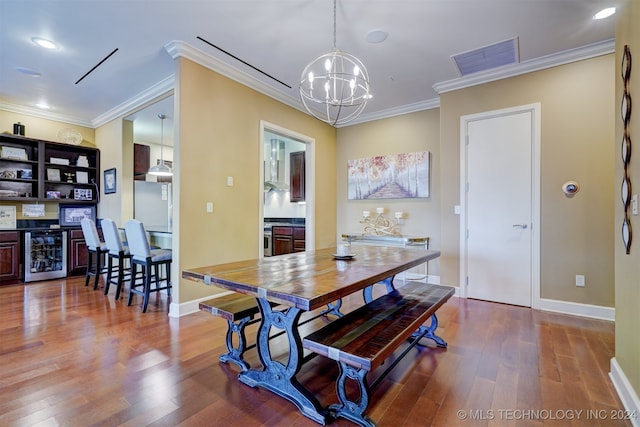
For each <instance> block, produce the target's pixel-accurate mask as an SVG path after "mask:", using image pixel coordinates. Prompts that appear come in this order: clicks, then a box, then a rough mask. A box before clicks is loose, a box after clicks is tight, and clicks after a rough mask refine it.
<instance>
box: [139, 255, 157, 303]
mask: <svg viewBox="0 0 640 427" xmlns="http://www.w3.org/2000/svg"><path fill="white" fill-rule="evenodd" d="M156 287H158V278H157V276H156ZM150 293H151V266H150V265H149V264H147V265H146V266H145V275H144V298H143V300H142V312H143V313H146V312H147V306H148V305H149V295H150Z"/></svg>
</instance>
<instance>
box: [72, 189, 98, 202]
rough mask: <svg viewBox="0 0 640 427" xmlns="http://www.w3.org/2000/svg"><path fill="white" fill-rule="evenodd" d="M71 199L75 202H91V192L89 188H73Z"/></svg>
mask: <svg viewBox="0 0 640 427" xmlns="http://www.w3.org/2000/svg"><path fill="white" fill-rule="evenodd" d="M73 198H74V199H75V200H93V191H91V189H90V188H74V189H73Z"/></svg>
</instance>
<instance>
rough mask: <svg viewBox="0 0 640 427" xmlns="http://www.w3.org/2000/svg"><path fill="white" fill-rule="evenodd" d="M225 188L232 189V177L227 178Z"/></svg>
mask: <svg viewBox="0 0 640 427" xmlns="http://www.w3.org/2000/svg"><path fill="white" fill-rule="evenodd" d="M227 187H233V177H232V176H228V177H227Z"/></svg>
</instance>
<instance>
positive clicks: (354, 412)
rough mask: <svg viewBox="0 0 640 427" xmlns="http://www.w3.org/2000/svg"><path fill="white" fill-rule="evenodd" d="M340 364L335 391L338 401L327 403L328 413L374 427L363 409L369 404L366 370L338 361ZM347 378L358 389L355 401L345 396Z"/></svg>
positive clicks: (364, 426) (367, 426) (374, 424)
mask: <svg viewBox="0 0 640 427" xmlns="http://www.w3.org/2000/svg"><path fill="white" fill-rule="evenodd" d="M338 365H339V366H340V376H339V377H338V381H337V382H336V393H337V395H338V400H339V401H340V403H336V404H333V405H329V413H330V414H331V417H333V418H338V417H342V418H346V419H348V420H349V421H351V422H354V423H356V424H358V425H360V426H363V427H374V426H376V425H377V424H376V423H375V422H374V421H373V420H372V419H371V418H369V417H368V416H366V415H365V414H364V411H365V410H366V409H367V405H369V395H370V389H369V384H368V383H367V371H366V370H364V369H357V368H354V367H353V366H350V365H347V364H345V363H342V362H338ZM347 380H352V381H355V382H356V384H357V385H358V389H359V391H360V393H359V396H358V399H357V400H356V401H353V400H349V397H348V396H347V391H346V387H347Z"/></svg>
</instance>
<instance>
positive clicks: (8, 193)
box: [0, 134, 100, 204]
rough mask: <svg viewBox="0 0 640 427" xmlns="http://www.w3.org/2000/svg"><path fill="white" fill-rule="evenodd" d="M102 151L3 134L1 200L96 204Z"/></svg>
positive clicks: (1, 139) (0, 162)
mask: <svg viewBox="0 0 640 427" xmlns="http://www.w3.org/2000/svg"><path fill="white" fill-rule="evenodd" d="M99 188H100V150H98V149H97V148H91V147H83V146H77V145H69V144H61V143H58V142H49V141H42V140H38V139H32V138H25V137H23V136H19V135H4V134H0V201H9V202H12V203H20V202H33V201H45V202H55V203H80V204H95V203H97V201H98V191H99Z"/></svg>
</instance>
